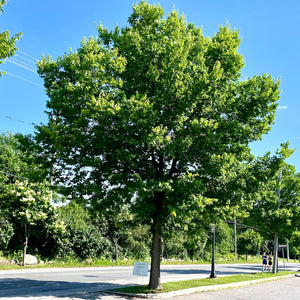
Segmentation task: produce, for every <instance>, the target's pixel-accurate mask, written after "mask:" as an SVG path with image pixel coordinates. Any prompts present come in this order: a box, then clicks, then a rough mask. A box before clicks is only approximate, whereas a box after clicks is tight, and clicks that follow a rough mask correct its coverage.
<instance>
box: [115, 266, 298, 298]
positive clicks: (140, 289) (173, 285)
mask: <svg viewBox="0 0 300 300" xmlns="http://www.w3.org/2000/svg"><path fill="white" fill-rule="evenodd" d="M293 274H296V272H289V271H281V272H278V273H277V274H274V273H269V272H264V273H263V272H259V273H249V274H242V275H231V276H222V277H217V278H215V279H210V278H204V279H192V280H183V281H174V282H166V283H162V289H161V290H151V289H149V288H148V287H147V286H146V285H141V286H129V287H124V288H120V289H114V290H112V291H114V292H123V293H132V294H152V293H167V292H173V291H178V290H184V289H189V288H195V287H201V286H209V285H216V284H227V283H234V282H242V281H249V280H257V279H265V278H272V277H278V276H285V275H293Z"/></svg>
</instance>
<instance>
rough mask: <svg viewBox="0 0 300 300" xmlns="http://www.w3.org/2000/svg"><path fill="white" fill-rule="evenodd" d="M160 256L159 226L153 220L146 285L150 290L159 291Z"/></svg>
mask: <svg viewBox="0 0 300 300" xmlns="http://www.w3.org/2000/svg"><path fill="white" fill-rule="evenodd" d="M160 254H161V225H160V224H159V223H158V222H157V220H154V221H153V237H152V250H151V270H150V281H149V285H148V287H149V288H150V289H161V282H160Z"/></svg>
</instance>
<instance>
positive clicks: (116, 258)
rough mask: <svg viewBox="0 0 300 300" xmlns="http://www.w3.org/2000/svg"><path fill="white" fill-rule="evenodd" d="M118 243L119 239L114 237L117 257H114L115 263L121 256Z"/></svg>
mask: <svg viewBox="0 0 300 300" xmlns="http://www.w3.org/2000/svg"><path fill="white" fill-rule="evenodd" d="M118 241H119V237H113V242H114V248H115V255H114V259H115V261H117V260H118V256H119V252H118Z"/></svg>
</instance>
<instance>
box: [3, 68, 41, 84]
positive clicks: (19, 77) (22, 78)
mask: <svg viewBox="0 0 300 300" xmlns="http://www.w3.org/2000/svg"><path fill="white" fill-rule="evenodd" d="M1 71H3V72H5V73H6V74H8V75H11V76H14V77H16V78H18V79H21V80H24V81H26V82H29V83H31V84H34V85H37V86H40V87H44V86H42V85H41V84H38V83H36V82H33V81H31V80H28V79H26V78H24V77H21V76H18V75H15V74H13V73H10V72H7V71H5V70H3V69H2V70H1Z"/></svg>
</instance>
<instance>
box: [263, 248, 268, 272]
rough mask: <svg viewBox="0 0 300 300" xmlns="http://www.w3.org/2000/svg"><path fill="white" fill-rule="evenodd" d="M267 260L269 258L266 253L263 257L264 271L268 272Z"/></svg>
mask: <svg viewBox="0 0 300 300" xmlns="http://www.w3.org/2000/svg"><path fill="white" fill-rule="evenodd" d="M267 258H268V256H267V255H266V253H265V252H264V254H263V256H262V264H263V265H262V271H267Z"/></svg>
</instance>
